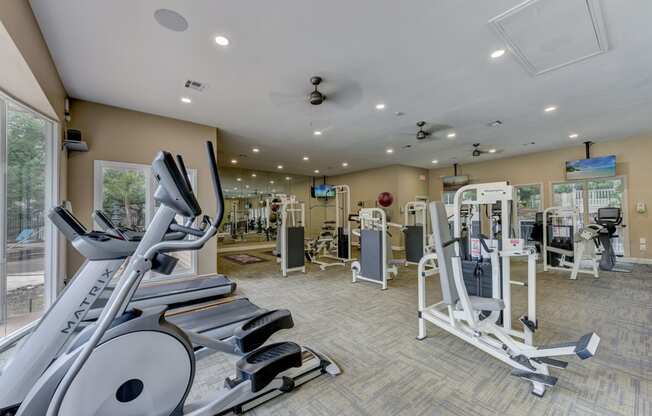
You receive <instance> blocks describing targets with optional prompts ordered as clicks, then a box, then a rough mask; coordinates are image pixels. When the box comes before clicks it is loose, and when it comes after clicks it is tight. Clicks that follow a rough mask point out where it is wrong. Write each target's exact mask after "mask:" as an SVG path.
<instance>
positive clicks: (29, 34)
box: [0, 0, 68, 282]
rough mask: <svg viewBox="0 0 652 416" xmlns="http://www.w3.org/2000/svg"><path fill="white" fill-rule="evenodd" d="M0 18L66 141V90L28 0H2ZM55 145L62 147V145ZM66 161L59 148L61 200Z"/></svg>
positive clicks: (63, 259) (61, 257)
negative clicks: (43, 95) (44, 97)
mask: <svg viewBox="0 0 652 416" xmlns="http://www.w3.org/2000/svg"><path fill="white" fill-rule="evenodd" d="M0 21H1V22H2V25H3V26H4V29H5V30H6V31H7V33H8V34H9V36H10V37H11V39H12V41H13V43H14V44H15V45H16V47H17V48H18V50H19V51H20V54H21V55H22V58H23V59H24V60H25V62H26V63H27V66H28V67H29V70H30V71H31V72H32V75H33V77H34V78H35V79H36V81H37V83H38V85H39V86H40V88H41V89H42V90H43V93H44V94H45V96H46V98H47V100H48V101H49V103H50V105H51V107H52V109H53V110H54V113H55V114H56V116H57V119H58V122H59V138H60V140H63V137H64V134H63V133H64V129H65V125H64V111H65V109H64V105H65V104H64V101H65V99H66V97H67V93H66V90H65V88H64V86H63V83H62V82H61V78H60V77H59V73H58V71H57V68H56V66H55V64H54V61H53V60H52V56H51V55H50V50H49V49H48V47H47V45H46V43H45V39H44V38H43V34H42V33H41V29H40V28H39V26H38V23H37V22H36V18H35V17H34V13H33V12H32V8H31V7H30V5H29V2H28V0H0ZM0 72H2V63H0ZM14 98H16V99H18V100H21V101H22V100H27V98H26V97H20V96H16V97H14ZM56 148H57V149H61V147H60V146H57V147H56ZM67 162H68V161H67V157H66V151H60V152H59V199H65V198H66V195H67V179H66V177H67V170H68V169H67V166H68V163H67ZM59 241H60V242H61V247H62V248H65V246H64V242H65V239H64V238H63V236H61V237H60V240H59ZM65 251H66V250H64V249H62V250H61V251H60V253H59V265H60V272H61V273H60V274H62V273H63V271H64V270H65V268H66V254H65ZM58 281H59V282H61V281H62V279H61V278H59V279H58Z"/></svg>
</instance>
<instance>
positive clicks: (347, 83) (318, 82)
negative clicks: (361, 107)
mask: <svg viewBox="0 0 652 416" xmlns="http://www.w3.org/2000/svg"><path fill="white" fill-rule="evenodd" d="M309 80H310V84H311V85H312V88H313V89H312V91H310V90H309V89H308V88H306V86H301V85H298V84H295V83H293V85H292V86H291V87H290V88H289V92H278V91H272V92H271V93H270V94H269V96H270V99H271V101H272V103H274V104H275V105H277V106H280V107H285V106H295V107H297V108H300V107H303V108H304V109H306V108H310V107H313V106H314V107H319V106H321V105H324V106H328V107H331V106H332V107H338V108H341V109H351V108H353V107H355V106H356V105H357V104H358V103H360V101H362V88H361V87H360V84H359V83H357V82H355V81H351V80H346V79H343V78H339V77H338V76H336V75H333V76H331V77H325V76H321V75H314V76H312V77H310V79H309ZM324 90H325V91H324Z"/></svg>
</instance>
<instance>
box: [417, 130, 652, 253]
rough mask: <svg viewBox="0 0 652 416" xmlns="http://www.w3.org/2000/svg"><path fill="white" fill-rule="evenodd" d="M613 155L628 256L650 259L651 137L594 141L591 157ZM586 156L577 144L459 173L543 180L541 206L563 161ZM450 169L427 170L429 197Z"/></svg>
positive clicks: (484, 178)
mask: <svg viewBox="0 0 652 416" xmlns="http://www.w3.org/2000/svg"><path fill="white" fill-rule="evenodd" d="M611 154H614V155H616V161H617V166H616V174H617V175H624V176H626V177H627V209H628V212H627V215H628V218H627V220H628V221H627V232H628V234H629V242H630V244H629V246H630V256H631V257H637V258H652V241H651V240H650V239H651V238H652V213H651V212H650V210H652V206H651V205H652V136H643V137H634V138H630V139H626V140H613V141H609V142H604V143H597V144H594V145H593V146H592V148H591V156H593V157H598V156H605V155H611ZM584 157H585V153H584V146H583V145H579V144H578V145H577V146H574V147H568V148H564V149H559V150H555V151H550V152H542V153H533V154H529V155H524V156H518V157H512V158H506V159H499V160H493V161H486V162H479V163H472V164H468V165H462V166H461V168H460V169H459V170H458V173H459V174H463V175H469V176H470V177H471V181H472V182H474V183H482V182H493V181H504V180H507V181H509V182H510V183H511V184H512V185H519V184H528V183H543V185H544V206H546V207H548V206H550V204H551V200H552V196H551V187H550V184H551V182H557V181H563V180H564V176H565V171H564V168H565V162H566V161H567V160H573V159H582V158H584ZM452 174H453V168H442V169H432V170H430V173H429V175H430V190H429V196H430V199H432V200H441V194H442V191H443V186H442V181H441V177H442V176H446V175H452ZM637 202H645V203H646V204H647V209H648V211H647V212H646V213H645V214H638V213H637V212H636V203H637ZM640 238H646V239H647V241H648V244H647V250H646V251H640V250H639V239H640Z"/></svg>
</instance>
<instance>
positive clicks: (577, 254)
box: [541, 207, 599, 280]
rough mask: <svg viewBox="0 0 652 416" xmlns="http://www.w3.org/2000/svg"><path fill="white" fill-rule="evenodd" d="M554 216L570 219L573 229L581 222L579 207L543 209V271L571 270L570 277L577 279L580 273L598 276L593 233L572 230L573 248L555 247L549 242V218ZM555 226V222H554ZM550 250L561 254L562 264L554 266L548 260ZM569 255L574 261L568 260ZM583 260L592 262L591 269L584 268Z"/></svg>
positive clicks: (560, 260)
mask: <svg viewBox="0 0 652 416" xmlns="http://www.w3.org/2000/svg"><path fill="white" fill-rule="evenodd" d="M553 218H557V219H559V218H567V219H570V222H571V224H572V227H573V228H572V230H574V229H575V227H577V224H579V223H580V221H579V219H580V218H581V217H580V211H579V210H578V209H577V208H568V207H549V208H546V209H544V210H543V219H542V221H543V224H542V226H543V233H542V234H543V242H542V244H541V257H542V261H543V271H544V272H547V271H548V270H559V271H564V272H570V274H571V275H570V279H571V280H575V279H577V275H578V273H585V274H591V275H593V277H595V278H598V277H599V274H598V259H597V256H596V254H595V248H594V243H593V237H592V233H591V234H587V233H588V232H590V230H588V229H587V230H580V231H579V232H571V233H570V235H569V237H570V238H571V239H572V240H573V250H565V249H562V248H559V247H553V246H550V245H549V244H548V237H549V236H548V219H553ZM553 226H554V224H553ZM592 246H593V247H592ZM548 252H551V253H556V254H559V255H560V258H559V262H560V264H561V266H552V265H550V263H549V261H548ZM567 257H572V258H573V261H572V262H570V261H568V260H566V258H567ZM582 260H589V261H590V262H591V268H590V269H583V268H582Z"/></svg>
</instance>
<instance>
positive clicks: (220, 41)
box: [215, 35, 230, 46]
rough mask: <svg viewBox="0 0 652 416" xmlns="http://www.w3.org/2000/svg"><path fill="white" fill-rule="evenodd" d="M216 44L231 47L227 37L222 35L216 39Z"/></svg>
mask: <svg viewBox="0 0 652 416" xmlns="http://www.w3.org/2000/svg"><path fill="white" fill-rule="evenodd" d="M215 43H217V44H218V45H220V46H229V43H230V42H229V40H228V39H227V38H226V37H224V36H221V35H220V36H216V37H215Z"/></svg>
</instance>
